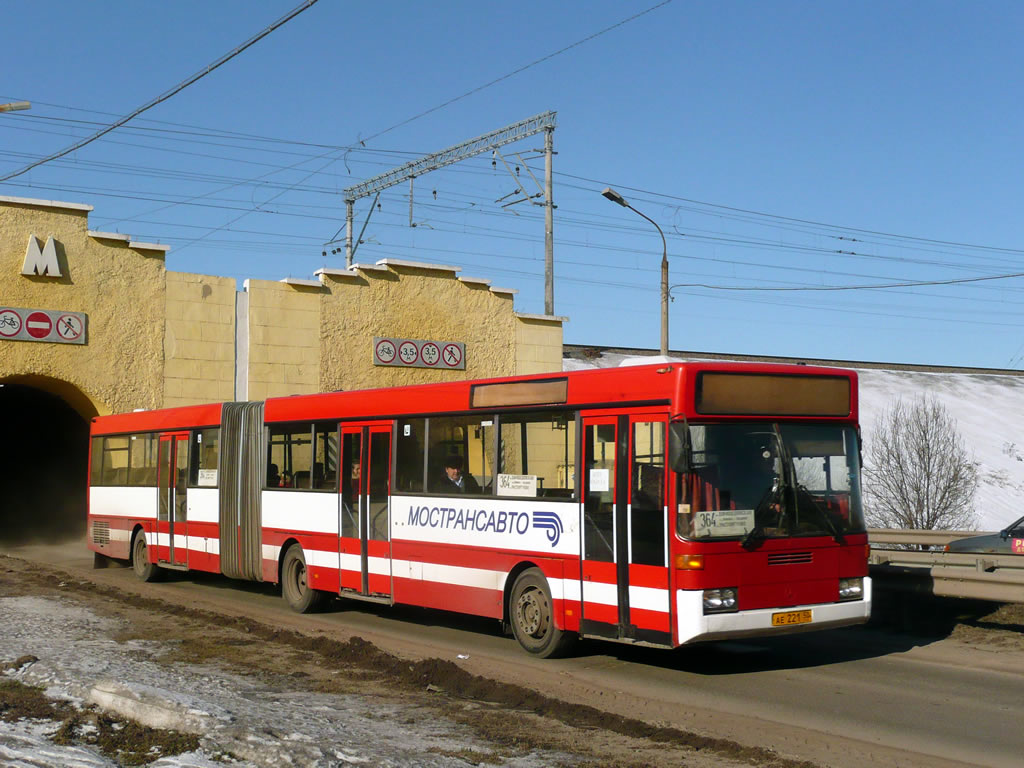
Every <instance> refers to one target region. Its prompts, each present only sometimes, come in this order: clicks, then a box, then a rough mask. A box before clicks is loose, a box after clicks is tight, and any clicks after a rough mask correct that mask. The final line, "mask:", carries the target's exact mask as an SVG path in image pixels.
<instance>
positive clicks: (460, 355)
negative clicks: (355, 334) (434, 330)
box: [373, 336, 466, 371]
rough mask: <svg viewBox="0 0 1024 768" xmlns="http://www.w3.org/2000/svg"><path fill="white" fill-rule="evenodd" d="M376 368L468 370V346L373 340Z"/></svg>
mask: <svg viewBox="0 0 1024 768" xmlns="http://www.w3.org/2000/svg"><path fill="white" fill-rule="evenodd" d="M373 364H374V365H386V366H391V367H392V368H437V369H444V370H447V371H464V370H466V345H465V344H463V343H461V342H458V341H427V340H425V339H400V338H395V337H393V336H378V337H376V338H375V339H374V340H373Z"/></svg>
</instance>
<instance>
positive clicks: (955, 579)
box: [868, 528, 1024, 603]
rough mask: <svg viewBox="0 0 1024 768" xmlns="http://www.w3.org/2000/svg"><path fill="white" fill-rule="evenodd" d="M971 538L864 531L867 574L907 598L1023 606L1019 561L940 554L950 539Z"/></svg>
mask: <svg viewBox="0 0 1024 768" xmlns="http://www.w3.org/2000/svg"><path fill="white" fill-rule="evenodd" d="M977 535H979V533H978V532H977V531H914V530H896V529H887V528H886V529H880V528H872V529H871V530H869V531H868V540H869V541H870V543H871V557H870V560H869V562H870V564H871V574H872V576H873V577H880V578H882V579H883V580H888V581H889V582H890V583H892V584H896V585H899V588H902V589H906V590H908V591H912V592H928V593H931V594H934V595H941V596H944V597H965V598H973V599H978V600H993V601H998V602H1009V603H1024V555H994V554H974V553H969V552H944V551H942V547H944V546H945V545H946V544H948V543H949V542H951V541H954V540H955V539H962V538H965V537H967V536H977ZM908 546H911V547H915V548H914V549H907V548H906V547H908ZM927 547H936V549H926V548H927Z"/></svg>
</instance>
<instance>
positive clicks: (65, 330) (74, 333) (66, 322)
mask: <svg viewBox="0 0 1024 768" xmlns="http://www.w3.org/2000/svg"><path fill="white" fill-rule="evenodd" d="M83 330H85V326H84V325H83V324H82V319H81V318H80V317H75V316H74V315H61V316H60V317H59V318H57V335H58V336H60V337H61V338H62V339H64V341H75V340H77V339H78V338H79V337H80V336H81V335H82V331H83Z"/></svg>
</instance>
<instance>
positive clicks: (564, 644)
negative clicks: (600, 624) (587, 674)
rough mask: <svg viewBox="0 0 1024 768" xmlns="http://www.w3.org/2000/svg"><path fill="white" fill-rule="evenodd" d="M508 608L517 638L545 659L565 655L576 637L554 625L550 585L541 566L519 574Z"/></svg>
mask: <svg viewBox="0 0 1024 768" xmlns="http://www.w3.org/2000/svg"><path fill="white" fill-rule="evenodd" d="M508 612H509V620H510V623H511V624H512V634H513V635H515V638H516V640H518V641H519V644H520V645H521V646H523V648H524V649H525V650H526V651H527V652H529V653H532V654H533V655H535V656H539V657H540V658H542V659H548V658H552V657H555V656H561V655H563V654H564V653H566V652H567V651H568V650H569V649H570V648H571V647H572V645H573V644H574V643H575V641H576V636H575V635H574V634H572V633H569V632H563V631H562V630H560V629H558V628H557V627H556V626H555V611H554V603H553V602H552V600H551V589H550V588H549V587H548V581H547V579H545V578H544V574H543V573H542V572H541V570H540V569H539V568H529V569H527V570H525V571H523V572H522V573H521V574H519V577H518V578H517V579H516V581H515V584H514V585H513V586H512V595H511V599H510V600H509V607H508Z"/></svg>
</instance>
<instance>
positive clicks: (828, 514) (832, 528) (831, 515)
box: [796, 483, 846, 544]
mask: <svg viewBox="0 0 1024 768" xmlns="http://www.w3.org/2000/svg"><path fill="white" fill-rule="evenodd" d="M796 490H797V494H796V495H797V503H798V504H799V503H800V502H799V497H800V492H801V491H802V492H803V496H804V498H805V499H806V500H807V501H808V502H810V504H811V506H812V507H814V509H815V510H816V511H817V512H818V514H819V515H820V516H821V519H822V520H824V521H825V525H826V526H827V527H828V530H829V533H831V534H832V538H833V539H835V540H836V543H837V544H845V543H846V539H845V538H844V537H843V534H842V531H840V530H839V526H838V525H836V514H835V512H833V511H832V510H830V509H828V508H827V507H822V506H821V504H819V503H818V502H817V500H816V499H815V498H814V494H812V493H811V492H810V491H809V490H807V486H804V485H801V484H800V483H797V486H796Z"/></svg>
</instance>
